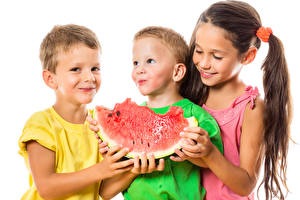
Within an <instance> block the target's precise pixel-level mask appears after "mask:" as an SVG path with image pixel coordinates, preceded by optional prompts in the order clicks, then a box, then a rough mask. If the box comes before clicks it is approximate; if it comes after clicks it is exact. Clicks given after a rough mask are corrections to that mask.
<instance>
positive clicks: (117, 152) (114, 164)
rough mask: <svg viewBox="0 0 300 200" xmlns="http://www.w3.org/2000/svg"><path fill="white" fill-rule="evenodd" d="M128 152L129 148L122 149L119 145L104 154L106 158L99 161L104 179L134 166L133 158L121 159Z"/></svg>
mask: <svg viewBox="0 0 300 200" xmlns="http://www.w3.org/2000/svg"><path fill="white" fill-rule="evenodd" d="M128 152H129V150H128V149H127V148H125V149H121V147H120V146H118V145H117V146H113V147H111V148H110V149H109V151H108V152H107V153H106V154H105V155H104V156H103V157H104V159H103V160H102V161H101V162H100V163H99V165H100V168H99V169H100V170H101V176H102V179H105V178H111V177H113V176H115V175H118V174H121V173H124V172H126V171H129V170H131V169H132V168H133V164H134V160H133V159H129V160H125V161H119V160H120V159H121V158H122V157H123V156H125V155H126V154H127V153H128Z"/></svg>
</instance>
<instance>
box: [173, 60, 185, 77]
mask: <svg viewBox="0 0 300 200" xmlns="http://www.w3.org/2000/svg"><path fill="white" fill-rule="evenodd" d="M185 73H186V66H185V64H183V63H178V64H176V65H175V67H174V71H173V80H174V81H175V82H179V81H181V80H182V79H183V77H184V75H185Z"/></svg>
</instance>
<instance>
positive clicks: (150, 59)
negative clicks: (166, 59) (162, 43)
mask: <svg viewBox="0 0 300 200" xmlns="http://www.w3.org/2000/svg"><path fill="white" fill-rule="evenodd" d="M147 63H149V64H154V63H155V60H154V59H152V58H149V59H148V60H147Z"/></svg>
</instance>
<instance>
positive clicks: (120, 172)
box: [114, 165, 133, 175]
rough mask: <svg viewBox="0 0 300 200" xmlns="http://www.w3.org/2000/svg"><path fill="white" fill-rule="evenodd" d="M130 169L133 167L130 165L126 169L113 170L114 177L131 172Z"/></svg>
mask: <svg viewBox="0 0 300 200" xmlns="http://www.w3.org/2000/svg"><path fill="white" fill-rule="evenodd" d="M132 168H133V166H132V165H131V166H128V167H125V168H121V169H117V170H115V173H114V174H115V175H117V174H122V173H124V172H127V171H129V170H132Z"/></svg>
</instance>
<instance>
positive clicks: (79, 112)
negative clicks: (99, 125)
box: [53, 101, 88, 124]
mask: <svg viewBox="0 0 300 200" xmlns="http://www.w3.org/2000/svg"><path fill="white" fill-rule="evenodd" d="M53 108H54V110H55V111H56V112H57V113H58V114H59V115H60V116H61V117H62V118H63V119H64V120H66V121H67V122H70V123H72V124H83V123H84V122H85V120H86V117H87V114H88V111H87V109H86V105H85V104H80V105H74V104H70V103H63V102H60V101H56V103H55V104H54V105H53Z"/></svg>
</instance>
